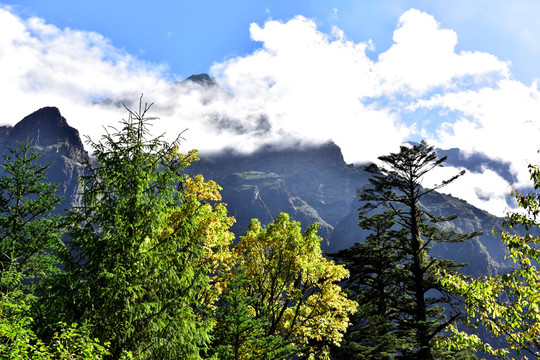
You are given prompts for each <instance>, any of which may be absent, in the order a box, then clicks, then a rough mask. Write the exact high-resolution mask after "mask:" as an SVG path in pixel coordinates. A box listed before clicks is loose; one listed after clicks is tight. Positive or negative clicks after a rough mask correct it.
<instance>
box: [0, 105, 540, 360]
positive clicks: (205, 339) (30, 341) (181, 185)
mask: <svg viewBox="0 0 540 360" xmlns="http://www.w3.org/2000/svg"><path fill="white" fill-rule="evenodd" d="M149 109H150V106H147V105H144V106H143V105H142V102H141V104H140V106H139V108H138V110H137V111H132V110H128V119H127V120H124V121H122V123H121V127H120V128H119V129H114V128H112V130H111V133H107V134H105V135H104V136H103V138H102V139H101V141H99V142H93V141H91V140H89V141H88V143H89V145H90V146H91V148H92V151H93V156H94V157H95V161H88V162H87V163H86V164H85V168H86V172H85V175H84V176H83V177H82V178H81V179H80V184H81V189H82V190H81V201H80V203H79V204H78V205H77V206H75V207H73V208H71V209H70V210H68V211H67V213H66V214H65V215H64V216H53V215H51V214H52V213H53V211H54V209H55V207H56V206H58V204H59V203H60V201H61V199H60V198H59V197H58V195H56V194H57V187H56V186H55V185H53V184H50V183H48V182H47V181H46V171H47V168H48V167H47V166H41V165H38V163H37V162H36V160H37V159H38V158H39V157H40V154H39V153H38V152H36V151H35V150H36V149H35V148H33V147H32V145H31V142H30V141H27V142H26V143H21V144H19V147H18V148H13V149H10V150H9V153H7V154H4V163H3V165H2V170H3V171H2V174H3V175H2V176H1V177H0V357H1V358H7V359H10V358H16V359H268V360H270V359H293V358H294V359H428V360H429V359H474V358H476V356H477V355H482V354H483V353H487V354H492V355H498V356H506V355H508V354H510V353H509V352H508V351H506V349H498V348H495V347H493V346H491V345H488V344H487V343H485V342H483V341H482V340H481V339H480V338H479V337H478V336H477V335H475V334H474V333H471V331H473V330H474V326H478V325H482V326H484V327H485V328H487V329H488V330H490V331H492V332H493V334H494V335H495V336H499V337H500V336H503V337H505V339H506V341H507V342H506V343H505V344H508V345H510V347H511V348H514V349H517V350H520V349H522V350H525V351H527V352H529V353H530V354H534V355H535V356H537V355H538V350H537V349H538V336H539V335H538V329H540V325H539V322H538V318H539V316H538V313H539V311H538V303H539V302H540V295H539V293H538V292H537V289H536V287H537V284H538V282H539V281H540V280H539V279H540V278H539V276H538V274H537V272H536V268H535V264H536V261H538V258H539V257H540V253H538V251H537V250H536V248H535V247H534V246H533V245H530V243H531V242H532V243H536V242H537V239H536V238H534V237H532V236H526V237H519V236H515V235H510V234H503V240H505V242H506V243H507V245H508V247H509V251H510V256H512V258H513V259H515V260H516V262H517V263H518V265H519V266H518V267H517V268H516V270H515V271H513V272H512V273H510V274H504V275H501V276H499V277H489V278H479V279H472V278H469V277H465V276H463V275H460V274H459V273H458V270H459V269H460V268H461V266H462V265H463V264H456V263H454V262H452V261H449V260H444V259H435V258H432V257H430V255H429V248H430V246H432V244H433V243H441V242H446V243H455V242H462V241H466V240H468V239H471V238H472V237H475V236H477V235H478V234H477V233H469V234H463V233H456V232H453V231H445V230H444V229H445V225H446V224H448V223H449V222H451V221H452V220H453V219H454V218H455V217H454V216H452V217H440V216H435V215H433V214H431V213H429V212H428V211H426V210H425V208H423V207H422V205H421V203H420V200H421V198H422V197H423V196H424V195H426V194H429V193H431V192H433V191H435V190H438V189H439V188H441V187H443V186H445V185H446V184H449V183H450V182H452V181H454V180H456V179H457V178H458V177H459V176H460V175H462V174H457V175H456V176H455V177H452V178H451V179H447V180H444V181H441V183H440V184H441V185H439V186H435V187H433V188H424V187H422V185H421V181H422V177H423V176H424V175H425V174H426V173H427V172H429V171H431V170H433V169H434V168H436V167H438V166H441V165H442V164H443V163H444V161H445V158H438V157H437V155H436V154H435V152H434V150H433V148H432V147H430V146H428V145H427V144H425V143H421V144H419V145H414V146H403V147H402V148H401V150H400V152H399V153H395V154H390V155H387V156H382V157H381V158H380V164H381V165H379V166H376V165H371V166H369V167H367V168H366V171H367V172H368V173H369V174H370V175H371V179H370V185H369V186H367V187H365V188H364V189H362V190H360V191H359V200H360V201H361V206H360V209H359V226H360V227H361V228H362V229H364V231H365V233H366V234H367V236H366V238H365V239H358V240H359V242H358V243H357V244H355V245H354V246H353V247H351V248H349V249H345V250H342V251H340V252H338V253H336V254H332V255H331V258H332V257H333V258H334V260H335V261H334V260H329V259H328V257H326V256H324V255H323V253H322V252H321V247H320V246H321V237H320V236H318V235H317V230H318V225H317V224H313V225H310V226H308V227H307V229H306V230H305V231H302V228H301V226H300V223H298V222H296V221H291V220H290V218H289V216H288V215H287V214H285V213H282V214H281V215H279V216H278V217H276V218H275V219H274V220H273V222H271V223H270V224H268V225H267V226H262V225H261V223H260V221H258V220H257V219H253V220H252V222H251V224H250V225H249V227H248V229H247V231H246V232H245V233H244V234H243V235H242V236H239V237H238V239H237V241H236V242H235V241H234V240H235V236H234V234H233V233H232V232H231V231H230V228H231V226H232V225H233V223H234V218H232V217H231V216H229V215H228V213H227V207H226V204H224V203H223V202H222V201H221V195H220V191H221V188H220V187H219V186H218V185H217V184H216V183H215V182H213V181H206V180H205V179H204V178H203V177H202V176H200V175H198V176H193V177H190V176H188V175H186V174H185V169H186V167H188V166H189V165H190V163H191V162H193V161H196V160H197V157H196V152H195V151H191V152H189V153H187V154H183V153H181V152H180V151H179V147H180V140H181V138H180V137H179V138H177V140H176V141H173V142H167V141H165V140H164V139H163V138H162V137H157V138H152V137H151V135H150V132H149V126H150V125H151V121H152V120H153V118H149V117H148V116H147V112H148V110H149ZM531 174H532V178H533V179H535V188H536V189H538V188H539V187H540V174H539V171H538V169H537V168H535V167H532V168H531ZM516 195H517V198H518V202H519V204H520V206H522V207H523V208H524V209H526V210H527V211H528V212H526V213H520V214H512V215H511V216H510V218H509V222H508V225H509V226H512V225H522V226H525V227H527V228H529V227H535V226H537V225H538V224H537V223H536V221H535V219H536V216H537V215H538V214H539V213H540V210H538V209H539V207H540V205H539V203H540V200H539V199H538V197H537V196H536V195H535V194H534V193H532V194H529V195H520V194H516ZM446 228H447V227H446ZM465 311H466V312H465ZM465 315H468V317H467V316H465ZM462 319H465V320H466V321H465V322H461V323H460V320H462ZM462 323H463V324H466V325H472V326H473V327H472V328H471V329H472V330H471V329H469V330H467V332H463V331H462V328H461V327H459V328H458V324H462ZM460 326H461V325H460Z"/></svg>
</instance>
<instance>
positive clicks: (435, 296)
mask: <svg viewBox="0 0 540 360" xmlns="http://www.w3.org/2000/svg"><path fill="white" fill-rule="evenodd" d="M379 160H380V164H381V165H379V166H378V165H375V164H372V165H370V166H368V167H366V171H367V172H368V173H369V174H371V178H370V180H369V181H370V185H368V186H366V187H365V188H364V189H363V190H362V191H360V192H359V195H360V201H361V202H362V203H363V206H362V207H361V209H360V215H361V216H360V226H362V228H364V229H365V230H368V231H370V232H371V233H372V235H371V238H369V239H368V243H367V244H370V243H371V245H374V247H369V246H364V245H356V249H355V248H352V249H350V250H347V251H346V252H344V253H342V255H340V256H342V257H344V260H345V261H348V262H349V269H350V271H351V277H352V278H355V279H357V281H356V284H355V286H356V290H355V291H357V295H358V296H359V297H360V298H361V299H365V301H364V306H365V307H366V308H367V309H369V308H370V307H371V308H373V309H374V310H373V311H374V314H376V315H377V317H376V318H370V316H367V317H365V318H363V319H362V321H366V323H365V324H363V325H364V326H365V328H366V329H368V328H369V326H376V328H377V329H379V330H383V329H385V328H388V329H389V331H390V334H394V335H395V337H394V338H390V339H389V342H388V344H387V345H389V346H390V347H389V348H388V349H386V350H384V353H386V351H387V350H391V349H392V346H397V347H396V350H398V351H397V353H396V354H395V355H391V354H388V356H386V357H384V356H383V357H379V358H392V357H397V358H400V357H401V358H407V359H419V360H430V359H439V358H445V357H450V358H457V357H461V358H467V357H470V355H469V354H467V353H459V354H458V353H453V354H451V353H445V352H444V351H443V350H442V349H438V348H437V346H436V343H437V339H438V338H439V337H440V336H443V335H442V333H443V332H444V330H445V329H446V328H447V327H448V326H449V325H450V324H451V323H452V322H454V321H455V320H456V319H457V318H458V317H459V316H460V315H461V312H460V310H459V309H458V307H457V305H458V302H459V301H458V300H457V298H456V297H455V296H454V295H453V294H452V293H449V292H448V291H447V290H446V289H445V288H443V287H442V286H441V284H440V283H439V282H438V280H437V271H438V270H440V269H445V270H446V271H447V272H449V273H455V272H456V271H457V270H458V269H460V268H461V267H462V266H464V264H457V263H455V262H453V261H450V260H444V259H435V258H433V257H431V256H430V255H429V250H430V248H431V246H432V245H433V244H435V243H437V242H447V243H456V242H462V241H466V240H468V239H470V238H472V237H475V236H477V235H479V233H476V232H475V233H469V234H462V233H457V232H454V231H446V230H443V229H442V227H441V226H439V225H440V224H441V223H445V222H449V221H452V220H454V219H455V218H456V216H450V217H441V216H435V215H433V214H431V213H429V212H428V211H427V210H426V209H425V208H424V207H422V205H421V203H420V202H421V200H422V198H423V197H424V196H426V195H428V194H429V193H431V192H433V191H436V190H439V189H441V188H442V187H444V186H446V185H448V184H450V183H451V182H453V181H454V180H456V179H457V178H458V177H459V176H461V175H463V173H464V171H462V172H460V173H459V174H456V175H455V176H453V177H451V178H450V179H447V180H444V181H442V182H441V183H440V184H439V185H435V186H433V187H430V188H426V187H423V186H422V180H423V178H424V176H425V175H426V174H427V173H429V172H430V171H432V170H434V169H435V168H437V167H439V166H442V165H443V163H444V161H445V160H446V157H443V158H439V157H438V156H437V154H436V153H435V151H434V150H433V147H431V146H428V145H427V144H426V143H425V142H422V143H420V144H418V145H413V146H401V148H400V151H399V152H398V153H391V154H389V155H386V156H381V157H379ZM381 213H382V214H383V215H381ZM370 214H371V215H370ZM383 219H384V220H383ZM380 221H383V223H382V224H383V227H382V228H380V227H378V225H377V223H378V222H380ZM394 223H395V225H394ZM356 251H358V252H360V251H364V252H365V253H364V254H362V255H360V256H358V257H356V258H355V255H358V253H356ZM366 251H367V252H366ZM381 261H382V262H386V263H385V264H380V262H381ZM362 262H367V266H368V268H367V269H364V266H366V263H364V264H362ZM386 265H388V266H390V269H386V270H385V271H382V272H381V270H382V267H384V266H386ZM366 271H367V274H366ZM387 281H388V283H387ZM382 284H388V286H387V287H386V288H383V287H382ZM377 286H379V288H377ZM368 311H369V310H368ZM383 312H384V313H386V315H387V316H388V319H389V320H390V321H383V319H384V316H382V318H381V317H380V316H379V314H380V313H383ZM377 319H379V320H377ZM404 341H405V342H404ZM404 344H406V346H403V345H404ZM374 345H375V344H374Z"/></svg>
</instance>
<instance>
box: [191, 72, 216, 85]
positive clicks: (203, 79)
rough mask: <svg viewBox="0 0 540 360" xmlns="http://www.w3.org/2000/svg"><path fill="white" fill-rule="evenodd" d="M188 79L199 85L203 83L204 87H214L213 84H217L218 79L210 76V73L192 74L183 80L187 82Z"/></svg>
mask: <svg viewBox="0 0 540 360" xmlns="http://www.w3.org/2000/svg"><path fill="white" fill-rule="evenodd" d="M186 81H191V82H193V83H195V84H199V85H201V86H203V87H212V86H216V85H217V83H216V80H215V79H214V78H212V77H210V76H209V75H208V74H198V75H191V76H190V77H188V78H187V79H186V80H184V81H183V82H186Z"/></svg>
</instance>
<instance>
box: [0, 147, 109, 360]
mask: <svg viewBox="0 0 540 360" xmlns="http://www.w3.org/2000/svg"><path fill="white" fill-rule="evenodd" d="M18 145H19V149H11V148H8V151H9V154H4V163H3V164H2V165H1V167H2V170H3V175H2V177H1V178H0V357H1V358H3V359H4V358H5V359H43V360H52V359H55V360H56V359H58V360H60V359H66V360H67V359H95V360H99V359H102V358H103V355H105V354H107V351H106V348H105V347H104V346H102V345H100V344H99V342H97V341H95V340H93V339H91V338H90V337H89V336H88V329H87V328H86V327H82V328H79V327H77V325H76V324H73V325H72V326H70V327H68V328H66V327H65V324H57V325H60V326H59V328H60V331H59V332H57V333H55V334H54V335H53V336H52V339H51V341H44V340H42V339H41V338H39V337H38V335H37V334H36V333H35V332H34V328H36V327H39V326H37V325H40V324H36V321H34V317H32V316H33V315H35V316H39V315H40V312H39V300H40V299H39V298H37V297H36V296H35V294H36V292H37V293H38V294H39V292H40V291H41V290H42V286H41V283H42V282H43V281H44V280H46V279H48V278H49V277H50V276H51V275H52V274H54V273H56V272H57V270H58V269H57V268H56V266H57V265H58V263H59V260H58V259H57V258H56V257H55V256H54V255H52V254H51V252H52V251H56V252H58V250H59V249H61V248H62V247H63V245H62V242H61V224H60V220H59V218H58V217H53V216H51V213H52V211H53V210H54V208H55V206H56V205H58V203H59V202H60V197H59V196H58V195H57V194H56V192H57V186H55V185H52V184H49V183H47V182H46V181H45V179H46V176H45V173H46V170H47V169H48V167H49V165H48V166H42V165H40V164H38V163H37V160H38V159H39V157H40V154H39V153H37V152H35V148H34V147H32V146H31V145H30V141H29V140H27V141H26V143H25V144H22V143H19V144H18ZM40 320H41V319H40Z"/></svg>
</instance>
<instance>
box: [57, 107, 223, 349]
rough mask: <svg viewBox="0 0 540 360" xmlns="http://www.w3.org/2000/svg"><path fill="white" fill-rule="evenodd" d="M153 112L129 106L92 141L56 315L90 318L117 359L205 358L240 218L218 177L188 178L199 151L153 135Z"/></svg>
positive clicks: (73, 214) (94, 330)
mask: <svg viewBox="0 0 540 360" xmlns="http://www.w3.org/2000/svg"><path fill="white" fill-rule="evenodd" d="M149 108H150V106H147V105H145V106H142V104H141V105H140V106H139V110H138V111H131V110H128V111H129V118H128V119H127V120H124V121H123V122H122V126H123V127H122V128H121V129H120V130H116V129H115V132H114V133H112V134H106V135H104V137H103V139H102V141H101V142H99V143H94V142H91V141H89V144H90V145H91V147H92V148H93V155H94V156H95V161H96V165H95V166H94V165H92V164H90V163H89V164H87V168H86V169H87V172H88V173H87V175H86V176H84V177H83V178H82V190H83V193H82V203H81V205H80V206H78V207H76V208H74V209H73V210H72V211H71V212H70V213H69V214H68V219H69V222H70V225H71V227H70V229H69V235H70V238H71V239H70V240H69V242H68V243H67V245H68V247H69V249H70V251H69V253H66V254H64V256H65V271H64V273H63V274H61V276H59V277H58V279H57V281H56V282H55V283H54V284H53V285H51V291H52V292H53V293H55V294H57V296H55V297H54V298H53V297H50V303H49V312H50V313H51V314H53V315H55V316H56V319H60V320H63V321H66V322H68V323H69V322H71V321H75V320H77V321H81V322H85V323H89V324H90V325H91V329H92V335H93V336H95V337H97V338H99V339H101V340H102V341H107V342H110V353H111V355H110V358H111V359H120V358H122V357H126V358H131V357H133V358H135V359H199V358H200V351H201V349H202V348H204V347H206V345H207V344H208V342H209V340H210V331H211V326H212V323H211V322H210V321H204V316H205V309H206V308H207V307H208V306H210V305H211V304H212V303H213V302H214V299H215V295H216V293H217V290H216V289H217V288H218V287H214V286H213V283H212V279H211V275H212V274H213V273H215V272H217V271H219V267H220V266H222V265H223V264H224V263H226V262H227V256H228V255H227V254H229V249H228V246H229V245H230V244H231V242H232V238H233V235H232V233H230V232H229V231H228V229H229V227H230V226H231V225H232V222H233V219H232V218H229V217H227V214H226V209H225V206H224V205H223V204H221V203H220V202H219V200H220V196H219V187H218V186H217V185H216V184H215V183H213V182H204V179H202V177H200V176H197V177H195V178H189V177H188V176H186V175H182V172H183V169H184V168H185V167H186V166H187V165H189V162H190V161H192V160H194V159H196V157H195V152H190V153H189V154H188V155H184V154H182V153H180V152H179V151H178V148H179V141H178V140H177V141H174V142H172V143H169V142H167V141H165V140H163V139H162V138H161V137H157V138H151V137H150V136H149V131H148V126H149V125H150V124H149V121H150V120H152V118H149V117H147V115H146V114H147V112H148V110H149Z"/></svg>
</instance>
